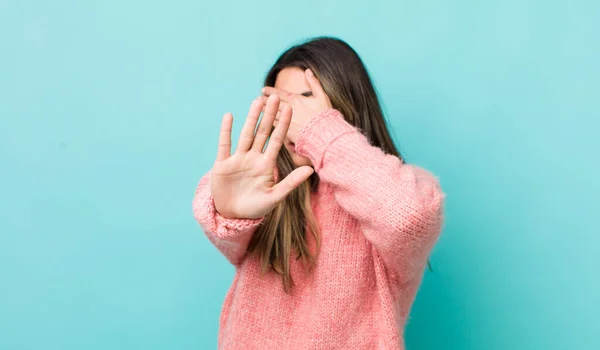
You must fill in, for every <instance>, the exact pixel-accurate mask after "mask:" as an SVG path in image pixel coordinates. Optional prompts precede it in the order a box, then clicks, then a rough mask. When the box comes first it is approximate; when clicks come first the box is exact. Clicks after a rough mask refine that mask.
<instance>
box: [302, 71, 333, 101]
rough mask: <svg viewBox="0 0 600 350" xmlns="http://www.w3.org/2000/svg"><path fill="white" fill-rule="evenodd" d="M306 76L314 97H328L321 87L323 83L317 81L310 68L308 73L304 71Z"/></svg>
mask: <svg viewBox="0 0 600 350" xmlns="http://www.w3.org/2000/svg"><path fill="white" fill-rule="evenodd" d="M304 74H305V75H306V81H307V82H308V86H309V87H310V90H311V91H312V93H313V96H315V97H319V98H322V97H327V94H325V90H323V86H321V82H320V81H319V79H317V77H316V76H315V74H314V73H313V71H312V70H311V69H310V68H309V69H307V70H306V71H304Z"/></svg>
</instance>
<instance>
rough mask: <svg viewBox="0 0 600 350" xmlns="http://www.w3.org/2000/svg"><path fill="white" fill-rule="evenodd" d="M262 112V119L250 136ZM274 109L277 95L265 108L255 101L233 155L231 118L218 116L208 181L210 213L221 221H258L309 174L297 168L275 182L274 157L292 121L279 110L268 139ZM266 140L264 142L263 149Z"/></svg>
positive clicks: (286, 109) (289, 112)
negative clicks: (218, 129) (212, 207)
mask: <svg viewBox="0 0 600 350" xmlns="http://www.w3.org/2000/svg"><path fill="white" fill-rule="evenodd" d="M263 107H264V115H263V118H262V120H261V122H260V124H259V126H258V130H257V131H256V133H255V129H256V124H257V123H258V120H259V117H260V114H261V111H262V110H263ZM279 109H280V100H279V96H277V95H276V94H273V95H271V96H270V97H269V98H268V99H267V100H266V106H265V105H264V101H263V100H262V99H257V100H255V101H254V102H253V103H252V106H251V107H250V111H249V112H248V117H247V118H246V122H245V124H244V127H243V129H242V133H241V135H240V138H239V141H238V146H237V149H236V151H235V153H234V154H233V155H231V128H232V125H233V116H232V115H231V114H229V113H227V114H225V116H223V121H222V124H221V133H220V136H219V149H218V152H217V159H216V161H215V164H214V166H213V168H212V171H211V180H210V185H211V187H210V190H211V193H212V196H213V198H214V203H215V208H216V209H217V211H218V212H219V213H220V214H221V215H222V216H224V217H226V218H230V219H243V218H246V219H257V218H260V217H263V216H264V215H266V214H268V213H269V212H270V211H271V210H273V208H275V206H276V205H277V203H279V202H280V201H282V200H283V199H284V198H285V197H286V196H287V195H288V194H289V193H290V192H291V191H292V190H293V189H294V188H296V187H298V186H299V185H300V184H301V183H302V182H303V181H305V180H306V179H308V177H309V176H310V175H311V174H312V173H313V171H314V170H313V168H311V167H309V166H302V167H299V168H296V169H294V170H293V171H292V172H291V173H290V174H289V175H288V176H286V177H285V178H284V179H282V180H281V181H279V182H277V183H276V182H275V168H276V159H277V155H278V154H279V150H280V149H281V146H282V145H283V141H284V139H285V137H286V135H287V133H288V129H289V126H290V122H291V119H292V109H291V108H290V107H289V106H284V107H283V108H281V112H280V117H279V120H278V123H277V126H276V127H275V130H274V131H273V133H271V131H272V130H273V122H274V121H275V117H276V115H277V113H278V111H279ZM269 135H270V138H269ZM267 139H268V140H269V142H268V145H267V147H266V149H265V144H266V143H267Z"/></svg>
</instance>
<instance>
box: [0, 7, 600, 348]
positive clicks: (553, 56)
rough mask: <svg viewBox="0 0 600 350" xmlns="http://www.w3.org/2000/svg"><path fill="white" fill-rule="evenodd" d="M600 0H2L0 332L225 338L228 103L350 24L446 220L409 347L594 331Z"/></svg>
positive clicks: (87, 341)
mask: <svg viewBox="0 0 600 350" xmlns="http://www.w3.org/2000/svg"><path fill="white" fill-rule="evenodd" d="M599 10H600V5H599V2H598V1H516V0H509V1H485V2H481V1H432V0H425V1H375V2H372V3H370V4H369V3H367V2H358V1H341V0H339V1H326V2H323V3H321V2H320V1H316V0H309V1H303V2H279V1H260V2H258V1H254V2H253V1H212V2H205V1H190V0H174V1H168V2H167V1H164V2H152V1H115V0H103V1H66V0H57V1H31V0H23V1H14V0H8V1H7V0H3V1H2V2H0V118H1V119H0V349H2V350H21V349H32V350H33V349H35V350H37V349H44V350H54V349H57V350H58V349H60V350H72V349H86V350H96V349H112V350H115V349H147V350H149V349H214V348H216V339H217V330H218V316H219V312H220V307H221V302H222V300H223V297H224V295H225V293H226V291H227V289H228V287H229V284H230V282H231V279H232V277H233V269H232V268H231V267H230V266H229V265H228V264H227V262H226V260H225V259H224V258H222V257H221V256H220V255H219V254H218V252H217V251H216V250H215V249H214V248H213V247H212V246H211V245H210V244H209V242H208V240H207V239H206V238H205V237H204V235H203V233H202V232H201V231H200V229H199V228H198V226H197V224H196V223H195V221H194V220H193V218H192V213H191V200H192V196H193V191H194V187H195V185H196V183H197V181H198V180H199V178H200V177H201V175H202V174H203V173H204V172H206V171H207V170H208V169H209V168H210V166H211V164H212V161H213V159H214V155H215V152H216V143H217V136H218V127H219V123H220V118H221V116H222V115H223V113H224V112H226V111H232V112H233V113H234V116H235V117H236V124H235V129H236V133H237V132H239V130H240V126H241V124H242V121H243V117H244V114H245V111H246V109H247V107H248V105H249V103H250V102H251V100H252V99H253V98H254V97H255V96H256V95H257V94H258V93H259V88H260V86H261V80H262V78H263V75H264V74H265V73H266V71H267V69H268V68H269V66H270V64H271V63H272V62H273V61H274V60H275V58H276V57H277V55H278V54H279V53H280V52H281V51H282V50H284V49H285V48H286V47H287V46H289V45H291V44H293V43H296V42H298V40H300V39H302V38H306V37H310V36H314V35H322V34H328V35H336V36H340V37H342V38H343V39H345V40H347V41H348V42H349V43H350V44H351V45H353V46H354V47H355V49H356V50H357V51H358V52H359V53H360V54H361V55H362V57H363V59H364V60H365V62H366V63H367V65H368V68H369V69H370V71H371V73H372V75H373V78H374V80H375V82H376V84H377V87H378V89H379V91H380V93H381V97H382V100H383V102H384V104H385V106H386V110H387V112H388V116H389V118H390V120H391V123H392V126H393V129H394V133H395V135H396V139H397V140H398V141H399V142H400V146H401V148H402V150H403V152H404V153H405V154H406V155H407V158H408V160H409V161H411V162H413V163H417V164H420V165H423V166H425V167H427V168H428V169H430V170H432V171H434V172H435V173H436V174H437V175H439V177H440V179H441V182H442V184H443V187H444V189H445V191H446V192H447V224H446V228H445V231H444V234H443V236H442V238H441V240H440V242H439V244H438V245H437V247H436V248H435V250H434V252H433V254H432V256H431V261H432V265H433V269H434V272H433V273H430V272H428V273H427V274H426V277H425V280H424V283H423V286H422V289H421V291H420V293H419V295H418V298H417V301H416V303H415V306H414V309H413V313H412V317H411V319H410V322H409V325H408V329H407V336H406V338H407V345H408V349H486V350H495V349H498V350H500V349H524V350H525V349H600V339H599V333H600V332H599V331H600V321H599V314H600V282H599V280H600V279H599V278H598V276H599V271H600V254H598V246H599V244H600V238H599V236H600V235H599V233H600V230H599V229H598V219H599V217H600V214H599V209H600V205H599V204H598V199H599V198H600V186H599V179H598V175H599V171H600V166H599V165H598V159H599V157H598V155H597V153H598V151H599V150H600V141H599V138H598V135H597V134H598V130H599V127H600V122H599V117H600V107H599V102H600V84H599V79H600V68H599V62H600V47H599V46H600V39H599V34H600V24H598V23H599V22H598V18H599V15H600V11H599Z"/></svg>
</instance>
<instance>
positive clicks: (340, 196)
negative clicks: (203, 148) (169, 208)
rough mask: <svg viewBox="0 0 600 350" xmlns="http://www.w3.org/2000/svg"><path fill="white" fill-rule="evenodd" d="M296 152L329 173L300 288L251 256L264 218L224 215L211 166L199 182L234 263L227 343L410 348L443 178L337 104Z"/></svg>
mask: <svg viewBox="0 0 600 350" xmlns="http://www.w3.org/2000/svg"><path fill="white" fill-rule="evenodd" d="M296 152H298V153H299V154H300V155H303V156H306V157H308V158H310V159H311V160H312V163H313V165H314V167H315V171H316V172H317V174H318V175H319V177H320V178H321V182H320V185H319V188H318V191H317V192H316V193H315V194H313V196H312V197H311V200H312V209H313V211H314V213H315V215H316V218H317V221H318V223H319V225H320V228H321V237H322V238H321V239H322V245H321V252H320V255H319V258H318V260H317V264H316V266H315V269H314V270H313V272H312V273H311V274H308V273H306V272H305V271H304V270H303V269H302V268H301V267H302V265H301V264H300V263H299V262H297V261H296V260H295V259H292V261H291V274H292V278H293V280H294V284H295V286H294V290H293V293H292V295H288V294H285V293H284V292H283V287H282V283H281V279H280V278H279V277H278V276H275V275H274V274H273V273H269V274H267V275H265V276H261V273H260V263H259V261H258V260H257V259H256V258H254V257H246V248H247V245H248V242H249V240H250V238H251V236H252V234H253V232H254V231H255V229H256V227H257V226H258V225H260V223H261V219H257V220H230V219H225V218H224V217H222V216H221V215H219V213H218V212H217V211H216V210H215V207H214V202H213V198H212V196H211V193H210V185H209V176H208V174H207V175H206V176H204V177H203V178H202V180H201V181H200V184H199V186H198V189H197V191H196V196H195V198H194V203H193V207H194V215H195V217H196V219H197V220H198V222H199V223H200V225H201V226H202V228H203V229H204V231H205V233H206V235H207V237H208V239H209V240H210V241H211V242H212V243H213V244H214V245H215V246H216V247H217V249H219V251H221V253H222V254H223V255H224V256H225V257H226V258H227V259H228V260H229V261H230V262H231V263H232V264H233V265H234V266H235V267H236V274H235V278H234V280H233V283H232V285H231V288H230V289H229V292H228V293H227V295H226V296H225V301H224V303H223V308H222V313H221V317H220V330H219V348H220V349H244V350H250V349H261V350H264V349H404V326H405V323H406V320H407V317H408V314H409V311H410V308H411V305H412V303H413V300H414V298H415V295H416V292H417V290H418V288H419V285H420V283H421V278H422V275H423V271H424V269H425V267H426V264H427V258H428V255H429V253H430V251H431V248H432V247H433V245H434V244H435V242H436V240H437V237H438V236H439V233H440V230H441V226H442V219H443V212H442V209H443V197H444V195H443V193H442V192H441V190H440V187H439V185H438V181H437V180H436V178H435V177H434V176H432V175H431V174H430V173H428V172H427V171H425V170H423V169H420V168H418V167H415V166H412V165H407V164H403V163H402V161H401V160H400V159H398V158H397V157H394V156H391V155H386V154H384V153H383V152H382V151H381V150H380V149H379V148H376V147H373V146H371V145H370V144H369V143H368V141H367V139H366V137H365V136H363V134H361V132H360V131H359V130H358V129H356V128H354V127H353V126H351V125H350V124H348V123H347V122H346V121H345V120H344V118H343V116H342V115H341V114H340V113H339V112H338V111H336V110H328V111H326V112H323V113H321V114H320V115H318V116H316V117H314V118H313V119H312V120H311V121H310V122H309V124H308V125H306V126H305V128H304V130H303V131H302V133H301V136H300V138H299V139H298V142H297V143H296ZM308 238H309V246H310V248H311V249H312V251H314V249H315V245H314V239H313V238H312V235H308Z"/></svg>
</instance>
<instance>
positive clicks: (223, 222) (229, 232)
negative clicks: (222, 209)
mask: <svg viewBox="0 0 600 350" xmlns="http://www.w3.org/2000/svg"><path fill="white" fill-rule="evenodd" d="M206 208H207V210H208V213H207V214H208V215H207V217H209V218H210V217H212V218H214V225H215V227H213V228H212V230H211V231H212V232H213V233H214V235H215V236H217V237H219V238H224V239H226V238H228V237H233V236H236V235H237V234H239V233H241V232H244V231H247V230H249V229H251V228H254V227H256V226H258V225H260V224H261V223H262V222H263V220H264V217H262V218H258V219H228V218H226V217H224V216H223V215H221V213H219V212H218V211H217V209H216V208H215V202H214V199H213V198H212V196H211V197H210V203H209V205H207V206H206Z"/></svg>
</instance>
